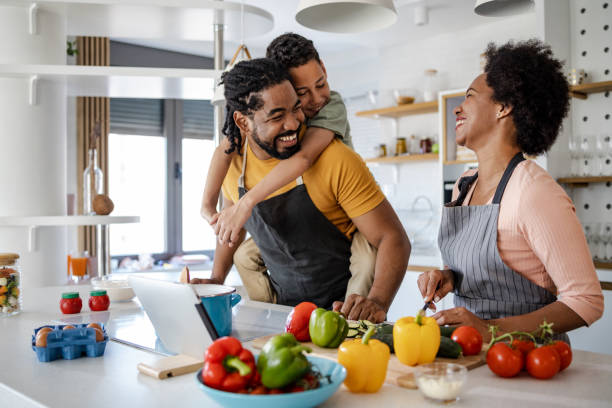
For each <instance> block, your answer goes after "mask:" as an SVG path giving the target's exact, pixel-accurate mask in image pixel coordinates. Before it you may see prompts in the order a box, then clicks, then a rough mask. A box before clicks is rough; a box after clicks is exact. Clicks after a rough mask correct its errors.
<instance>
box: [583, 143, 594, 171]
mask: <svg viewBox="0 0 612 408" xmlns="http://www.w3.org/2000/svg"><path fill="white" fill-rule="evenodd" d="M580 151H581V153H582V158H583V160H582V171H581V175H582V176H590V175H592V174H593V172H592V159H593V156H594V155H595V143H594V141H593V136H592V135H584V136H582V140H581V142H580Z"/></svg>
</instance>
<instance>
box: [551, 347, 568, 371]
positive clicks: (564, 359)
mask: <svg viewBox="0 0 612 408" xmlns="http://www.w3.org/2000/svg"><path fill="white" fill-rule="evenodd" d="M552 346H553V347H554V348H555V349H556V350H557V353H559V357H560V358H561V368H560V369H559V371H563V370H565V369H566V368H567V367H568V366H569V365H570V364H571V362H572V348H571V347H570V346H569V344H567V343H566V342H564V341H561V340H557V341H555V342H554V343H553V345H552Z"/></svg>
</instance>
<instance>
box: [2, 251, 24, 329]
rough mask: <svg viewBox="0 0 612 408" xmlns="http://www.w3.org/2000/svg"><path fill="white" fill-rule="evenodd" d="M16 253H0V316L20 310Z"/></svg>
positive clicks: (13, 313) (10, 314)
mask: <svg viewBox="0 0 612 408" xmlns="http://www.w3.org/2000/svg"><path fill="white" fill-rule="evenodd" d="M17 259H19V255H17V254H0V317H2V316H12V315H15V314H17V313H19V312H20V311H21V288H20V279H19V278H20V276H19V264H18V262H17Z"/></svg>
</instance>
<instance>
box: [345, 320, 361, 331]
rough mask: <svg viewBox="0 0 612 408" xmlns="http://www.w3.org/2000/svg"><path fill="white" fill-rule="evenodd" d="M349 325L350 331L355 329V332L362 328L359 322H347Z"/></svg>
mask: <svg viewBox="0 0 612 408" xmlns="http://www.w3.org/2000/svg"><path fill="white" fill-rule="evenodd" d="M347 323H348V327H349V329H355V330H357V329H359V327H360V326H361V325H360V324H359V322H355V321H347Z"/></svg>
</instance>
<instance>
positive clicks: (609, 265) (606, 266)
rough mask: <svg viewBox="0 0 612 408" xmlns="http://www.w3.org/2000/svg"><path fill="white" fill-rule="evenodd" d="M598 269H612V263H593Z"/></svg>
mask: <svg viewBox="0 0 612 408" xmlns="http://www.w3.org/2000/svg"><path fill="white" fill-rule="evenodd" d="M593 263H594V264H595V268H596V269H612V262H601V261H593Z"/></svg>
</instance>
